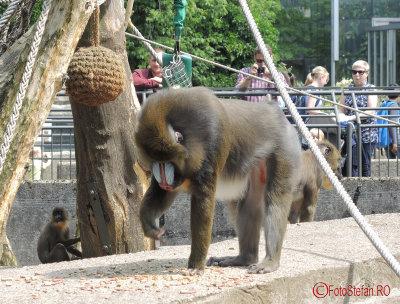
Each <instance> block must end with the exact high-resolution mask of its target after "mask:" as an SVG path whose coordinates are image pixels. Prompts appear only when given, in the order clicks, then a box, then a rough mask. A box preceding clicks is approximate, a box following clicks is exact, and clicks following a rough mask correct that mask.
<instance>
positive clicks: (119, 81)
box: [66, 46, 125, 106]
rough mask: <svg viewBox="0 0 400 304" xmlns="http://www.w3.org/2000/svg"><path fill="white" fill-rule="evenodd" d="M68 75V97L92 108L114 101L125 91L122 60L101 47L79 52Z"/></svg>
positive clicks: (72, 61)
mask: <svg viewBox="0 0 400 304" xmlns="http://www.w3.org/2000/svg"><path fill="white" fill-rule="evenodd" d="M67 73H68V78H67V81H66V88H67V94H68V95H69V96H70V97H71V98H72V99H73V100H75V101H77V102H79V103H83V104H85V105H89V106H98V105H101V104H103V103H107V102H110V101H113V100H115V99H116V98H117V97H118V96H119V94H121V92H122V91H123V90H124V87H125V70H124V67H123V64H122V61H121V59H120V58H119V57H118V56H117V54H116V53H114V52H113V51H112V50H110V49H107V48H105V47H102V46H92V47H88V48H80V49H79V50H78V51H77V52H76V53H75V54H74V57H73V58H72V60H71V63H70V65H69V67H68V71H67Z"/></svg>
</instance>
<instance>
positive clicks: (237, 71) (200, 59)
mask: <svg viewBox="0 0 400 304" xmlns="http://www.w3.org/2000/svg"><path fill="white" fill-rule="evenodd" d="M134 31H135V33H136V35H133V34H130V33H127V32H125V35H126V36H128V37H132V38H135V39H138V40H141V41H142V42H143V43H144V44H145V46H146V48H147V45H148V46H149V47H150V48H151V46H150V43H151V44H154V45H156V46H159V47H162V48H164V49H167V50H171V51H174V48H171V47H168V46H166V45H164V44H161V43H158V42H155V41H152V40H149V39H146V38H144V37H143V36H142V34H140V32H139V31H138V30H137V29H136V28H134ZM181 53H182V54H186V55H189V56H191V57H192V58H194V59H196V60H199V61H203V62H206V63H209V64H211V65H214V66H216V67H219V68H222V69H225V70H228V71H231V72H234V73H236V74H243V75H246V76H249V77H253V78H254V79H257V80H261V81H264V82H267V83H271V84H276V83H275V82H274V81H271V80H268V79H265V78H261V77H258V76H255V75H252V74H249V73H246V72H243V71H240V70H237V69H234V68H231V67H229V66H226V65H223V64H220V63H217V62H214V61H211V60H208V59H204V58H201V57H198V56H196V55H193V54H190V53H186V52H182V51H181ZM153 56H154V55H153ZM283 87H284V88H285V89H287V90H290V91H293V92H295V93H298V94H301V95H306V96H309V97H314V98H316V99H320V100H323V101H326V102H328V103H331V104H334V105H336V106H338V107H342V108H345V109H348V110H351V111H354V112H357V113H359V114H363V115H366V116H371V117H374V118H378V119H382V120H384V121H387V122H389V123H392V124H395V125H398V126H400V122H397V121H394V120H390V119H388V118H386V117H381V116H378V115H375V114H371V113H366V112H364V111H362V110H359V109H355V108H352V107H349V106H346V105H343V104H341V103H337V102H335V101H332V100H329V99H326V98H323V97H320V96H316V95H313V94H310V93H307V92H304V91H301V90H298V89H295V88H291V87H288V86H286V85H285V84H283Z"/></svg>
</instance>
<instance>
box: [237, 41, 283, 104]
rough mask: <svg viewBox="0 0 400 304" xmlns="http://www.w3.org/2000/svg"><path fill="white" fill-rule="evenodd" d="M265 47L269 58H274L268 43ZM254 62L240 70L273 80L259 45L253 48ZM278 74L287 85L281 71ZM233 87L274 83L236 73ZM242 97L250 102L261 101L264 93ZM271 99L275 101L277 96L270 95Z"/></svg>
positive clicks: (262, 85)
mask: <svg viewBox="0 0 400 304" xmlns="http://www.w3.org/2000/svg"><path fill="white" fill-rule="evenodd" d="M265 47H266V48H267V50H268V53H269V54H270V55H271V58H272V59H274V56H273V55H272V50H271V47H270V46H269V45H268V44H265ZM254 61H255V62H254V63H253V65H252V66H250V67H245V68H243V69H241V71H242V72H245V73H247V74H251V75H254V76H258V77H260V78H263V79H265V80H268V81H273V79H272V75H271V73H270V72H269V70H268V68H267V66H266V63H265V61H264V57H263V55H262V53H261V50H260V48H259V47H257V48H256V49H255V50H254ZM279 76H280V77H281V80H282V81H283V83H284V84H285V85H287V81H286V78H285V76H284V75H283V74H282V72H279ZM235 88H245V89H247V88H275V84H273V83H269V82H266V81H263V80H260V79H255V78H253V77H251V76H247V75H244V74H241V73H240V74H238V78H237V81H236V85H235ZM243 99H245V100H247V101H250V102H262V101H265V100H266V96H265V95H260V96H257V95H253V96H243ZM272 100H274V101H277V96H276V95H275V96H272Z"/></svg>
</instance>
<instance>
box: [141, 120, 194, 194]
mask: <svg viewBox="0 0 400 304" xmlns="http://www.w3.org/2000/svg"><path fill="white" fill-rule="evenodd" d="M164 131H167V132H164ZM164 133H165V134H164ZM135 138H136V144H137V147H138V149H139V153H140V156H141V157H140V158H141V160H142V161H143V162H144V164H145V166H146V167H148V168H151V170H152V173H153V176H154V178H155V179H156V181H157V182H158V184H159V186H160V188H162V189H164V190H166V191H172V190H175V189H177V188H180V187H181V186H182V185H183V186H184V187H187V186H188V185H189V184H188V181H186V183H185V180H186V178H185V175H187V172H186V170H185V169H184V168H185V167H186V165H185V163H186V162H187V161H188V159H189V158H188V151H187V150H186V148H185V147H184V138H183V135H182V133H181V132H179V131H175V130H174V129H173V127H172V126H171V125H167V127H164V128H162V129H159V128H158V127H157V125H155V126H154V125H153V126H152V127H150V128H148V127H145V125H144V124H143V123H142V121H141V120H139V124H138V128H137V132H136V134H135Z"/></svg>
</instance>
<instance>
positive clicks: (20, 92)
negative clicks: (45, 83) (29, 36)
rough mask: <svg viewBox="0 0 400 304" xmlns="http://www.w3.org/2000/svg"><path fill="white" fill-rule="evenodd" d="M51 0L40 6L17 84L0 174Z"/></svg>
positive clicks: (2, 149) (1, 152)
mask: <svg viewBox="0 0 400 304" xmlns="http://www.w3.org/2000/svg"><path fill="white" fill-rule="evenodd" d="M51 2H52V0H45V2H44V3H43V7H42V13H41V14H40V17H39V21H38V24H37V28H36V33H35V36H34V38H33V43H32V46H31V51H30V53H29V55H28V59H27V63H26V65H25V70H24V73H23V75H22V81H21V83H20V85H19V89H18V95H17V98H16V100H15V103H14V107H13V111H12V114H11V117H10V121H9V122H8V124H7V127H6V133H5V134H4V137H3V143H2V145H1V148H0V174H1V173H2V171H3V166H4V163H5V160H6V157H7V153H8V150H9V149H10V145H11V142H12V140H13V139H14V131H15V127H16V123H17V121H18V118H19V114H20V110H21V108H22V103H23V101H24V99H25V95H26V90H27V88H28V84H29V80H30V78H31V76H32V68H33V65H34V64H35V61H36V56H37V53H38V51H39V45H40V42H41V40H42V36H43V32H44V28H45V24H46V21H47V17H48V15H49V11H50V6H51Z"/></svg>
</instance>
